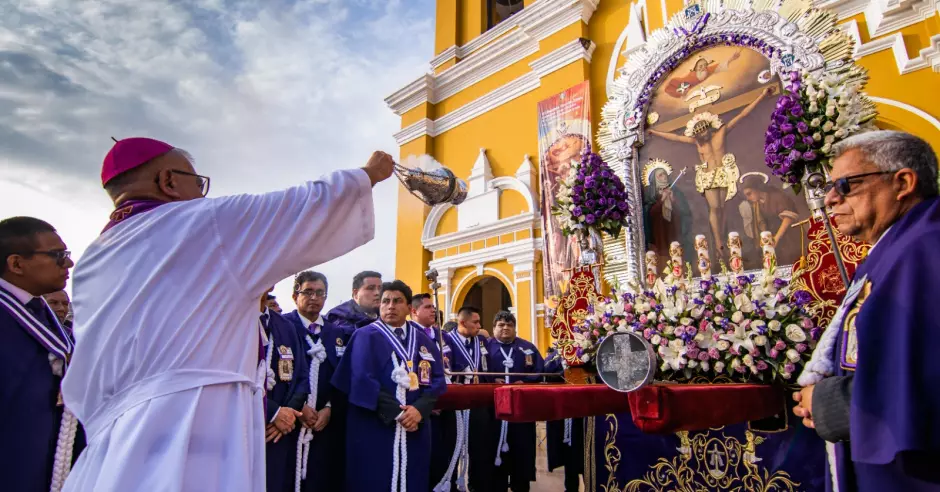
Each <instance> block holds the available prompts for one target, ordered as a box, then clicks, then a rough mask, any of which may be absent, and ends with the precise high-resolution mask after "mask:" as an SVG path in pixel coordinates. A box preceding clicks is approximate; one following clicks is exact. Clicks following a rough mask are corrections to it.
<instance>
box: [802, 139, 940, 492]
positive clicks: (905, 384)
mask: <svg viewBox="0 0 940 492" xmlns="http://www.w3.org/2000/svg"><path fill="white" fill-rule="evenodd" d="M831 178H832V184H831V187H830V188H829V189H828V191H827V194H826V205H827V206H828V207H829V208H830V210H831V212H832V214H833V215H834V218H835V222H836V224H837V226H838V228H839V231H840V232H842V233H843V234H846V235H849V236H853V237H855V238H856V239H859V240H862V241H865V242H868V243H869V244H872V245H873V246H872V249H871V251H870V252H869V254H868V257H867V258H866V259H865V261H864V262H863V263H862V264H861V265H860V266H859V267H858V269H857V270H856V271H855V277H854V279H853V281H852V283H851V285H850V286H849V288H848V290H847V293H846V295H845V298H844V299H843V301H842V305H841V306H840V308H839V310H838V311H837V312H836V314H835V316H834V317H833V320H832V322H831V323H830V325H829V327H828V328H827V329H826V331H825V332H824V334H823V335H822V338H821V339H820V341H819V343H818V345H817V347H816V349H815V351H814V353H813V357H812V359H811V360H810V362H808V363H807V365H806V368H805V369H804V372H803V374H801V375H800V377H799V383H800V385H801V386H803V389H802V390H801V391H800V392H798V393H795V394H794V400H796V401H797V403H798V404H797V406H796V408H795V409H794V412H795V413H796V414H797V415H798V416H800V417H802V418H803V419H804V420H803V422H804V423H805V424H806V425H807V426H808V427H815V428H816V431H817V433H818V434H819V435H820V436H821V437H822V438H823V439H825V440H826V441H827V447H828V449H829V451H830V453H829V455H830V456H829V458H830V466H829V467H827V472H830V471H831V472H834V473H830V474H829V475H830V476H829V477H828V478H831V480H827V485H828V486H829V487H830V490H838V491H841V492H845V491H885V490H903V491H905V492H910V491H926V490H940V466H938V465H940V426H938V425H937V422H940V392H938V390H937V389H938V388H940V367H937V357H936V354H935V353H934V352H935V351H934V350H933V347H934V346H935V342H936V340H937V339H938V338H940V319H938V317H937V315H936V312H935V311H934V309H935V305H936V296H937V292H938V291H940V261H937V259H936V254H937V251H938V248H940V199H938V198H937V194H938V193H937V158H936V155H935V154H934V152H933V150H932V149H931V148H930V145H929V144H928V143H927V142H925V141H923V140H921V139H920V138H918V137H915V136H913V135H910V134H907V133H901V132H893V131H877V132H870V133H863V134H860V135H856V136H853V137H851V138H849V139H846V140H845V141H843V142H842V143H840V144H839V145H837V146H836V147H835V149H834V160H833V169H832V173H831Z"/></svg>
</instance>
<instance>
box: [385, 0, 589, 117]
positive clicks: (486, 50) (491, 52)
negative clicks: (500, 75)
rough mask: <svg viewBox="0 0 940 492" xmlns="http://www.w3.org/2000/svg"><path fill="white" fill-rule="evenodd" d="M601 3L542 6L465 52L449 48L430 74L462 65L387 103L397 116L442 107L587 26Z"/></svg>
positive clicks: (542, 1)
mask: <svg viewBox="0 0 940 492" xmlns="http://www.w3.org/2000/svg"><path fill="white" fill-rule="evenodd" d="M598 1H599V0H538V1H537V2H534V3H533V4H532V5H530V6H528V7H526V8H525V9H523V10H522V12H519V13H518V14H516V15H514V16H512V17H510V18H509V19H506V20H505V21H504V22H501V23H500V24H499V25H497V26H496V27H494V28H493V29H490V30H489V31H487V32H485V33H483V34H481V35H480V36H477V37H476V38H475V39H473V40H471V41H470V42H468V43H467V44H466V45H464V46H451V47H450V48H448V49H446V50H444V52H442V53H441V54H440V55H438V56H436V57H435V58H434V59H433V60H432V61H431V67H432V70H433V69H436V68H437V67H440V66H441V65H442V64H444V63H446V62H447V61H448V60H450V59H452V58H455V57H456V58H459V59H460V63H456V64H454V66H452V67H450V68H448V69H446V70H444V71H442V72H441V73H439V74H436V75H435V74H434V73H433V72H431V73H427V74H424V75H422V76H421V77H419V78H418V79H417V80H415V81H413V82H411V83H409V84H408V85H406V86H405V87H403V88H401V89H400V90H398V91H396V92H395V93H394V94H392V95H391V96H389V97H388V98H386V99H385V102H386V104H388V106H389V108H391V109H392V111H394V112H395V114H397V115H399V116H400V115H402V114H404V113H405V112H406V111H408V110H410V109H413V108H415V107H417V106H418V105H420V104H422V103H425V102H431V103H433V104H436V103H438V102H440V101H443V100H445V99H447V98H448V97H451V96H453V95H454V94H457V93H459V92H460V91H462V90H464V89H466V88H468V87H470V86H472V85H473V84H476V83H477V82H480V81H481V80H483V79H485V78H487V77H489V76H490V75H493V74H494V73H496V72H498V71H500V70H503V69H504V68H506V67H508V66H510V65H513V64H514V63H517V62H519V61H521V60H523V59H525V58H526V57H528V56H530V55H532V54H534V53H536V52H537V51H538V49H539V42H540V41H541V40H542V39H545V38H547V37H548V36H551V35H552V34H554V33H556V32H558V31H560V30H561V29H563V28H565V27H567V26H569V25H571V24H573V23H575V22H578V21H581V22H584V23H587V22H588V20H589V19H590V18H591V15H592V14H593V13H594V10H595V9H597V3H598Z"/></svg>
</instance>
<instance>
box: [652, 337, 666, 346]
mask: <svg viewBox="0 0 940 492" xmlns="http://www.w3.org/2000/svg"><path fill="white" fill-rule="evenodd" d="M662 339H663V337H661V336H659V335H653V338H650V343H652V344H653V345H659V342H660V341H662Z"/></svg>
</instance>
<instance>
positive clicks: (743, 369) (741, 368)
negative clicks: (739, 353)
mask: <svg viewBox="0 0 940 492" xmlns="http://www.w3.org/2000/svg"><path fill="white" fill-rule="evenodd" d="M734 370H735V371H738V372H742V373H743V372H744V371H746V370H747V366H745V365H743V364H742V365H740V366H738V367H735V368H734Z"/></svg>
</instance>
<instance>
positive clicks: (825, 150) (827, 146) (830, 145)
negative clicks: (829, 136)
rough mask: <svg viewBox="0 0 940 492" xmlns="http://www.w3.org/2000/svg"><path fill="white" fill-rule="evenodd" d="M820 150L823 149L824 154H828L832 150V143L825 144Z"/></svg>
mask: <svg viewBox="0 0 940 492" xmlns="http://www.w3.org/2000/svg"><path fill="white" fill-rule="evenodd" d="M819 150H821V151H822V153H823V154H828V153H829V151H830V150H832V144H824V145H823V146H822V148H821V149H819Z"/></svg>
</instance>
